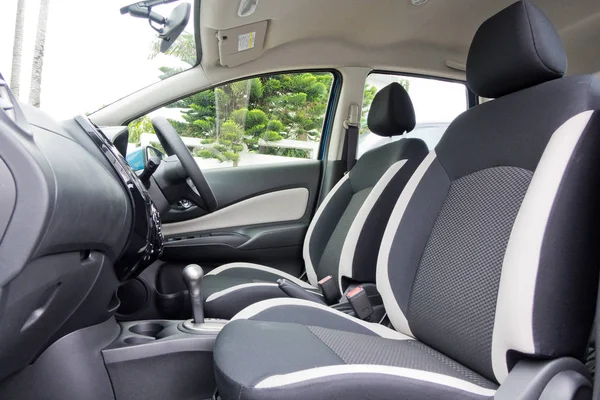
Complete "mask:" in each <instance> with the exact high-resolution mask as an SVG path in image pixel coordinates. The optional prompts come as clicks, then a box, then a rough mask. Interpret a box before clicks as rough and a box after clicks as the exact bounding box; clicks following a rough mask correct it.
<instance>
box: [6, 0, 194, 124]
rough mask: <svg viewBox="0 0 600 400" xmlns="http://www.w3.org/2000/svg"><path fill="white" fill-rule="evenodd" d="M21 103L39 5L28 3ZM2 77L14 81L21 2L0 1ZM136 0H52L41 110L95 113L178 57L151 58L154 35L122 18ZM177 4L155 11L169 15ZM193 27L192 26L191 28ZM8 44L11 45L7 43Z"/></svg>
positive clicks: (64, 114) (35, 0) (142, 23)
mask: <svg viewBox="0 0 600 400" xmlns="http://www.w3.org/2000/svg"><path fill="white" fill-rule="evenodd" d="M25 1H26V14H25V28H24V40H23V56H22V61H21V90H20V100H21V101H24V102H27V101H28V99H29V82H30V77H31V63H32V59H33V50H34V44H35V35H36V31H37V17H38V10H39V0H25ZM0 3H1V5H0V15H2V16H3V17H4V18H3V23H2V24H0V37H2V38H5V39H4V40H1V41H0V72H1V73H2V75H3V76H4V78H5V79H6V80H7V81H10V69H11V62H12V47H13V38H14V28H15V17H16V8H17V0H0ZM131 3H133V0H101V1H88V0H50V7H49V15H48V27H47V32H46V48H45V57H44V68H43V75H42V97H41V108H42V109H43V110H44V111H46V112H48V113H49V114H50V115H52V116H53V117H54V118H57V119H66V118H69V117H73V116H74V115H76V114H80V113H85V112H90V111H94V110H96V109H98V108H100V107H101V106H103V105H106V104H109V103H112V102H113V101H115V100H117V99H119V98H121V97H124V96H125V95H127V94H129V93H132V92H134V91H136V90H139V89H141V88H143V87H145V86H147V85H149V84H151V83H154V82H156V81H157V80H158V76H159V75H160V71H158V67H160V66H163V65H170V66H174V65H177V63H178V62H177V61H176V60H174V57H169V56H165V55H163V54H161V55H159V56H158V57H156V58H155V59H154V60H149V59H148V54H149V53H150V46H151V44H152V43H153V41H154V40H155V38H156V33H155V32H154V31H153V30H152V29H151V28H150V27H149V26H148V22H147V21H146V20H144V19H138V18H132V17H131V16H129V15H121V14H120V12H119V9H120V8H121V7H122V6H125V5H128V4H131ZM176 5H177V3H175V4H167V5H163V6H160V7H157V8H156V9H155V10H156V11H158V12H159V13H161V14H162V15H164V16H167V15H168V14H169V12H170V10H171V9H172V8H173V7H175V6H176ZM191 20H192V19H191ZM191 25H192V24H190V25H188V27H189V29H192V28H191ZM7 39H9V40H7Z"/></svg>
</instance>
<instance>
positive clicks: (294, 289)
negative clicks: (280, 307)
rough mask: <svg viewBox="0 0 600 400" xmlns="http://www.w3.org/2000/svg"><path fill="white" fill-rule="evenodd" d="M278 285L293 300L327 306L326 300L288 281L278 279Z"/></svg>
mask: <svg viewBox="0 0 600 400" xmlns="http://www.w3.org/2000/svg"><path fill="white" fill-rule="evenodd" d="M277 284H278V285H279V289H281V290H282V291H283V292H284V293H285V294H287V295H288V296H290V297H291V298H294V299H303V300H308V301H312V302H315V303H319V304H323V305H325V306H326V305H327V303H326V302H325V300H324V299H323V298H322V297H321V296H319V295H318V294H315V293H311V292H309V291H307V290H304V289H303V288H302V287H300V286H299V285H297V284H295V283H293V282H291V281H288V280H287V279H283V278H282V279H278V280H277Z"/></svg>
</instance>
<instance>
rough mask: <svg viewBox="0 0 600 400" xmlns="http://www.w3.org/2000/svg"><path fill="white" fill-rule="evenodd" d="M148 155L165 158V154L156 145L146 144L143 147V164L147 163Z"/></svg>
mask: <svg viewBox="0 0 600 400" xmlns="http://www.w3.org/2000/svg"><path fill="white" fill-rule="evenodd" d="M150 157H158V159H159V160H163V159H164V158H165V154H164V153H163V152H162V151H160V150H159V149H157V148H156V147H152V146H146V148H145V149H144V165H146V164H147V163H148V160H149V159H150Z"/></svg>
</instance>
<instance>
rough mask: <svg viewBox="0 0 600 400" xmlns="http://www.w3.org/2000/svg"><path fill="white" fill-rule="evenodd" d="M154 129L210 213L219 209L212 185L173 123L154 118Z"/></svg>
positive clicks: (162, 118) (164, 119)
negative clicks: (174, 156) (183, 170)
mask: <svg viewBox="0 0 600 400" xmlns="http://www.w3.org/2000/svg"><path fill="white" fill-rule="evenodd" d="M152 127H153V128H154V132H155V133H156V136H158V140H159V142H160V144H161V145H162V146H163V147H164V149H165V151H166V152H167V154H168V155H172V154H175V155H176V156H177V158H178V159H179V161H180V162H181V165H182V166H183V169H185V172H187V175H188V176H189V177H190V179H191V180H192V182H193V183H194V186H196V189H198V193H199V194H200V197H202V200H204V204H205V205H206V208H207V210H206V211H208V212H213V211H215V210H216V209H217V199H216V198H215V195H214V193H213V191H212V189H211V188H210V185H209V184H208V182H207V181H206V178H205V177H204V174H203V173H202V171H201V170H200V167H199V166H198V164H197V163H196V160H194V157H193V156H192V154H191V153H190V151H189V150H188V148H187V146H186V145H185V144H184V143H183V140H182V139H181V137H180V136H179V133H177V131H176V130H175V128H173V126H172V125H171V123H170V122H169V121H167V119H166V118H164V117H154V118H152Z"/></svg>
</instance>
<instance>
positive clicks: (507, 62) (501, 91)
mask: <svg viewBox="0 0 600 400" xmlns="http://www.w3.org/2000/svg"><path fill="white" fill-rule="evenodd" d="M566 70H567V56H566V53H565V50H564V48H563V45H562V42H561V40H560V37H559V36H558V33H557V32H556V30H555V29H554V28H553V26H552V23H551V22H550V21H549V20H548V18H547V17H546V16H545V15H544V14H543V13H542V12H541V11H540V10H539V9H537V8H536V7H535V6H533V5H532V4H531V3H530V2H529V1H526V0H525V1H519V2H517V3H515V4H513V5H511V6H510V7H508V8H506V9H504V10H503V11H501V12H499V13H498V14H496V15H495V16H493V17H492V18H490V19H488V20H487V21H485V22H484V23H483V24H482V25H481V27H480V28H479V29H478V30H477V33H476V34H475V37H474V38H473V43H472V44H471V48H470V50H469V56H468V58H467V85H468V86H469V88H470V89H471V91H472V92H473V93H475V94H477V95H479V96H482V97H488V98H497V97H501V96H504V95H506V94H509V93H512V92H516V91H518V90H522V89H526V88H528V87H531V86H535V85H538V84H540V83H543V82H547V81H550V80H553V79H558V78H560V77H562V76H563V75H564V73H565V72H566Z"/></svg>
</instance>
